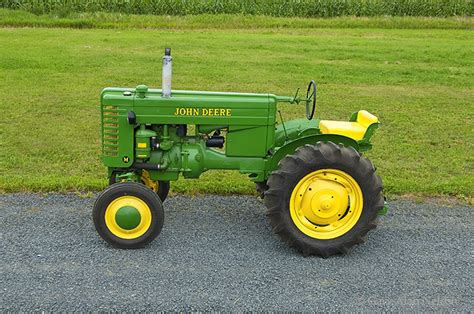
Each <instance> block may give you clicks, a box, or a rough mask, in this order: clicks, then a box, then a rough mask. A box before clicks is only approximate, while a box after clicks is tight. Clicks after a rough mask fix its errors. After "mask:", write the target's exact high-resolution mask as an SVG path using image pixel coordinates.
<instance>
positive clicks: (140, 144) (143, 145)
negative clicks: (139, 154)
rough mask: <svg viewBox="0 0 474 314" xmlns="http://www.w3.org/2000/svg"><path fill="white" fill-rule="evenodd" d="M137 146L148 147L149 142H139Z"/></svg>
mask: <svg viewBox="0 0 474 314" xmlns="http://www.w3.org/2000/svg"><path fill="white" fill-rule="evenodd" d="M137 147H138V148H146V147H147V144H146V143H138V144H137Z"/></svg>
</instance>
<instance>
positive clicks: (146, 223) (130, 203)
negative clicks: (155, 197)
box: [105, 196, 152, 239]
mask: <svg viewBox="0 0 474 314" xmlns="http://www.w3.org/2000/svg"><path fill="white" fill-rule="evenodd" d="M151 219H152V216H151V210H150V207H148V205H147V204H146V203H145V202H144V201H142V200H141V199H139V198H138V197H135V196H122V197H119V198H116V199H115V200H113V201H112V202H111V203H110V204H109V206H107V209H106V210H105V224H106V225H107V228H108V229H109V230H110V232H112V233H113V234H114V235H115V236H117V237H119V238H122V239H135V238H138V237H140V236H141V235H143V234H144V233H145V232H146V231H147V230H148V229H149V228H150V225H151Z"/></svg>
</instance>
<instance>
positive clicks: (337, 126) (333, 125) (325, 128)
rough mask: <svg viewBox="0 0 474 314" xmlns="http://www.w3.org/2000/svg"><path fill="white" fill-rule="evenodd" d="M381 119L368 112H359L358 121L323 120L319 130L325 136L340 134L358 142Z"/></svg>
mask: <svg viewBox="0 0 474 314" xmlns="http://www.w3.org/2000/svg"><path fill="white" fill-rule="evenodd" d="M378 122H379V119H377V117H376V116H374V115H373V114H371V113H370V112H368V111H365V110H360V111H359V112H357V119H356V121H353V122H344V121H331V120H321V121H320V122H319V130H320V131H321V133H323V134H338V135H344V136H347V137H350V138H352V139H354V140H356V141H359V140H361V139H363V138H364V135H365V133H366V132H367V129H368V127H369V126H371V125H372V124H374V123H378Z"/></svg>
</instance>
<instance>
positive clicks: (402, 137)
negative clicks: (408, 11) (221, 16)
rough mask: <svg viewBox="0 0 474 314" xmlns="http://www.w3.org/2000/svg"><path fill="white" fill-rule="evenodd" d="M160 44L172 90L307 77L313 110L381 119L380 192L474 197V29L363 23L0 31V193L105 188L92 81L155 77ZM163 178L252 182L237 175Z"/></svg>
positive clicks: (288, 89)
mask: <svg viewBox="0 0 474 314" xmlns="http://www.w3.org/2000/svg"><path fill="white" fill-rule="evenodd" d="M208 19H209V21H210V22H212V19H211V18H210V17H208ZM262 19H263V18H262ZM167 46H170V47H172V49H173V51H174V53H173V54H174V65H173V67H174V68H173V71H174V77H173V87H174V88H176V89H196V90H215V91H242V92H271V93H276V94H283V95H292V94H293V93H294V91H295V89H296V88H297V87H301V88H305V87H306V84H307V82H308V81H309V80H310V79H315V80H316V81H317V82H318V84H319V85H318V89H319V96H318V97H319V98H318V108H317V112H318V115H320V116H321V117H323V118H326V119H343V120H345V119H347V118H348V116H349V114H350V113H351V112H353V111H356V110H359V109H362V108H363V109H367V110H369V111H371V112H373V113H374V114H376V115H378V116H379V118H380V119H381V121H382V123H383V125H382V127H381V128H380V129H379V130H378V131H377V132H376V134H375V135H374V137H373V143H374V149H373V150H372V151H371V152H369V153H368V154H367V155H368V157H369V158H370V159H372V160H373V162H374V163H375V165H376V166H377V168H378V172H379V174H380V175H381V176H382V178H383V180H384V185H385V189H386V191H387V192H388V193H389V194H392V195H393V194H405V193H425V194H449V195H456V196H463V195H464V196H468V197H469V196H472V194H473V190H474V179H473V175H472V173H473V170H474V168H473V164H474V158H473V157H472V156H474V149H473V144H474V132H473V127H472V120H473V118H474V88H473V86H474V79H473V77H474V76H473V74H474V73H473V72H474V70H473V69H474V67H473V65H474V64H473V63H474V58H473V56H474V51H473V50H474V49H473V47H474V37H473V36H472V31H471V30H462V29H454V30H442V29H438V30H437V29H421V30H410V29H370V28H366V29H362V28H361V29H337V28H325V29H323V28H262V29H260V28H254V29H232V30H231V29H222V30H221V29H192V30H191V29H179V28H177V29H176V30H151V29H82V30H78V29H66V28H59V29H45V28H39V29H35V28H0V55H1V58H0V76H1V78H2V79H1V80H0V92H1V97H2V98H1V99H2V100H1V101H0V109H1V111H2V122H1V129H0V134H1V138H0V143H1V156H0V157H1V163H0V170H1V176H0V189H1V190H3V191H6V192H10V191H24V190H28V191H56V190H59V191H66V190H82V191H88V190H96V189H101V188H103V187H105V185H106V179H105V168H104V167H103V166H102V165H101V163H100V160H99V157H100V137H99V136H100V134H99V120H100V116H99V107H98V105H99V93H100V90H101V89H102V88H103V87H105V86H129V87H134V86H136V85H137V84H141V83H144V84H148V85H149V86H152V87H157V86H159V85H160V77H161V64H160V60H161V56H162V53H163V48H164V47H167ZM281 109H282V112H283V114H284V116H285V117H286V119H291V118H297V117H303V116H304V108H303V106H302V105H300V106H296V105H282V106H281ZM172 186H173V189H174V191H175V192H186V193H200V192H212V193H252V192H253V191H254V187H253V185H252V183H250V182H249V181H248V180H247V178H246V177H244V176H242V175H239V174H237V173H235V172H224V174H222V173H219V172H209V173H206V174H205V175H203V178H202V179H200V180H179V181H177V182H176V183H173V184H172Z"/></svg>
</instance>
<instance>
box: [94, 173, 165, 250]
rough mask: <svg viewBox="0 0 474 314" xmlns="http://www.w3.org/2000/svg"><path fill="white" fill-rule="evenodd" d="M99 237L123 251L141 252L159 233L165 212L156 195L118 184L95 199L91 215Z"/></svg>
mask: <svg viewBox="0 0 474 314" xmlns="http://www.w3.org/2000/svg"><path fill="white" fill-rule="evenodd" d="M92 217H93V220H94V225H95V228H96V230H97V232H98V233H99V235H100V236H101V237H102V238H103V239H104V240H105V241H107V242H108V243H109V244H111V245H113V246H115V247H117V248H122V249H133V248H140V247H143V246H145V245H147V244H148V243H150V242H151V241H153V239H155V238H156V237H157V236H158V235H159V234H160V232H161V229H162V227H163V222H164V211H163V206H162V204H161V200H160V198H159V197H158V195H157V194H156V193H155V192H153V191H152V190H150V189H149V188H148V187H146V186H145V185H143V184H141V183H136V182H119V183H115V184H113V185H111V186H109V187H108V188H107V189H105V190H104V191H103V192H102V193H101V194H100V195H99V197H98V198H97V200H96V201H95V204H94V209H93V213H92Z"/></svg>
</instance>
